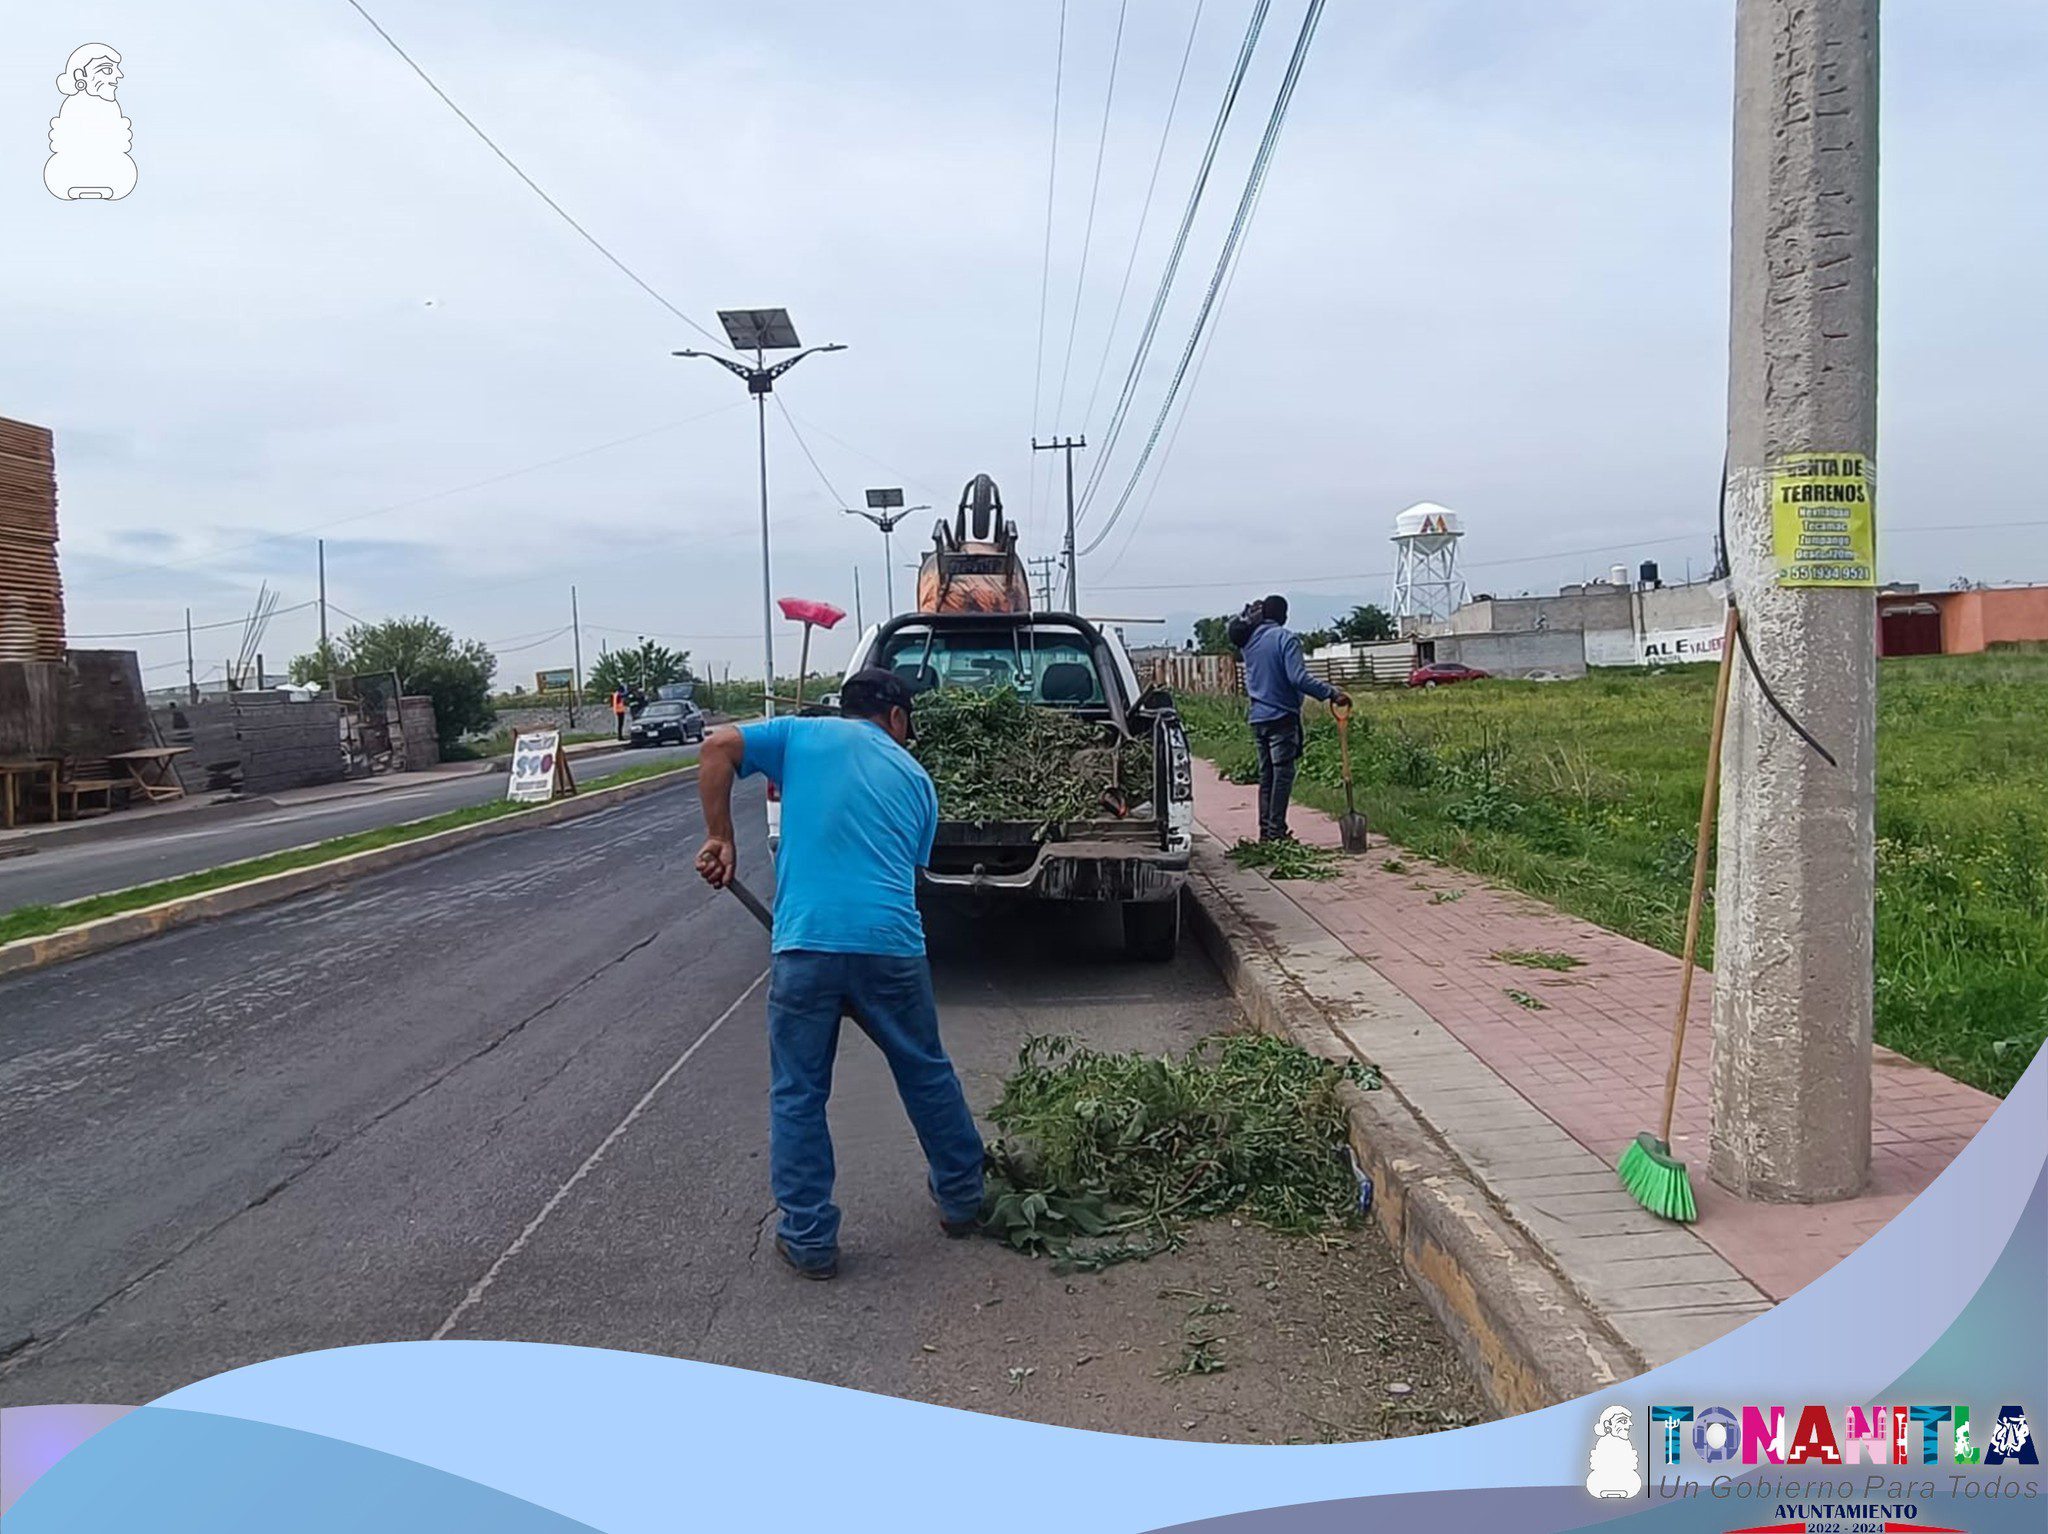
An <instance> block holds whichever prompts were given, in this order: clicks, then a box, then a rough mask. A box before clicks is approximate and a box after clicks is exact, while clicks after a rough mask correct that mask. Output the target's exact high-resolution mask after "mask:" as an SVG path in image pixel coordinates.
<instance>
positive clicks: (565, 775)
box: [505, 730, 576, 804]
mask: <svg viewBox="0 0 2048 1534" xmlns="http://www.w3.org/2000/svg"><path fill="white" fill-rule="evenodd" d="M575 792H576V780H575V778H573V777H571V776H570V774H569V759H568V758H567V757H566V756H564V755H563V754H562V732H561V731H560V730H529V731H527V732H526V733H524V734H520V735H515V736H513V737H512V775H511V777H510V778H509V779H508V780H507V782H506V784H505V797H506V798H507V799H516V800H518V801H520V802H521V803H524V804H541V803H545V802H546V801H548V800H550V799H560V798H562V797H564V796H565V795H568V794H573V793H575Z"/></svg>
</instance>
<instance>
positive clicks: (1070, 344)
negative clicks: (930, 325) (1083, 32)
mask: <svg viewBox="0 0 2048 1534" xmlns="http://www.w3.org/2000/svg"><path fill="white" fill-rule="evenodd" d="M1129 10H1130V0H1119V4H1118V5H1117V8H1116V39H1115V41H1114V42H1112V43H1111V44H1110V48H1109V85H1108V88H1107V89H1106V90H1104V92H1103V95H1102V128H1101V131H1100V132H1098V133H1097V134H1096V137H1095V176H1094V179H1093V180H1091V181H1090V182H1089V183H1088V218H1087V221H1086V222H1085V223H1084V224H1083V225H1082V227H1081V266H1080V269H1079V271H1078V272H1076V273H1075V276H1074V311H1073V314H1072V315H1071V316H1070V317H1069V319H1068V320H1067V355H1066V360H1065V361H1063V362H1062V363H1061V364H1060V390H1059V394H1058V396H1057V398H1056V402H1055V403H1054V405H1053V407H1052V417H1053V419H1052V424H1053V429H1054V430H1055V431H1057V430H1059V429H1060V427H1061V424H1062V422H1063V420H1064V418H1065V416H1066V410H1067V375H1068V374H1070V373H1071V372H1072V371H1073V368H1074V335H1075V333H1076V332H1077V331H1078V330H1079V329H1080V328H1081V300H1082V298H1083V296H1085V294H1086V293H1087V290H1088V251H1089V247H1090V246H1092V245H1093V244H1094V243H1095V205H1096V202H1097V200H1098V199H1099V198H1100V196H1101V193H1102V158H1103V154H1104V152H1105V151H1107V149H1108V148H1109V110H1110V106H1111V105H1112V104H1113V103H1114V102H1115V100H1116V71H1117V65H1118V64H1119V63H1120V62H1121V61H1122V59H1123V55H1124V16H1125V14H1126V13H1127V12H1128V11H1129Z"/></svg>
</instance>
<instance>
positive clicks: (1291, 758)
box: [1252, 714, 1301, 842]
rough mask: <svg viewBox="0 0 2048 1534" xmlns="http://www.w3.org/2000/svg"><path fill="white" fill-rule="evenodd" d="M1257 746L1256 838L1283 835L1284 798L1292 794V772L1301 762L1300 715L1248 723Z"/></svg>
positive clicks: (1262, 838)
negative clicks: (1257, 827)
mask: <svg viewBox="0 0 2048 1534" xmlns="http://www.w3.org/2000/svg"><path fill="white" fill-rule="evenodd" d="M1252 741H1253V743H1254V744H1255V745H1257V746H1258V748H1259V840H1260V841H1262V842H1269V841H1272V840H1274V839H1275V838H1276V837H1281V836H1285V835H1286V834H1287V801H1288V799H1289V798H1290V797H1291V796H1292V795H1293V793H1294V772H1295V768H1296V766H1297V765H1298V764H1299V763H1300V761H1301V716H1300V715H1299V714H1294V715H1290V716H1289V717H1287V718H1285V719H1262V720H1260V721H1259V722H1258V723H1257V724H1255V725H1253V726H1252Z"/></svg>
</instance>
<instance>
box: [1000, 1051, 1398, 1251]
mask: <svg viewBox="0 0 2048 1534" xmlns="http://www.w3.org/2000/svg"><path fill="white" fill-rule="evenodd" d="M1345 1081H1350V1082H1353V1083H1355V1084H1356V1085H1358V1086H1360V1087H1364V1088H1366V1089H1368V1090H1369V1089H1371V1088H1374V1087H1377V1086H1378V1085H1379V1076H1378V1073H1377V1072H1376V1071H1374V1070H1373V1069H1372V1068H1371V1067H1369V1066H1366V1065H1363V1064H1361V1063H1360V1062H1358V1061H1348V1062H1346V1063H1345V1064H1343V1065H1337V1064H1333V1063H1331V1062H1330V1061H1327V1060H1321V1059H1318V1058H1317V1057H1316V1056H1314V1055H1311V1054H1309V1053H1308V1052H1307V1051H1306V1050H1304V1049H1301V1048H1299V1047H1297V1046H1296V1045H1293V1044H1290V1043H1287V1042H1285V1041H1284V1040H1281V1039H1276V1038H1272V1037H1269V1036H1266V1035H1263V1034H1218V1035H1215V1036H1213V1037H1211V1038H1207V1039H1204V1040H1202V1041H1201V1042H1200V1043H1198V1044H1196V1045H1195V1047H1194V1048H1193V1049H1191V1050H1189V1051H1188V1053H1187V1054H1186V1055H1185V1056H1183V1057H1181V1058H1180V1059H1177V1060H1175V1059H1161V1058H1159V1057H1157V1056H1153V1055H1144V1054H1104V1053H1101V1052H1098V1051H1096V1050H1091V1049H1086V1048H1083V1047H1082V1046H1081V1045H1080V1044H1078V1043H1077V1042H1076V1041H1075V1040H1073V1039H1071V1038H1066V1037H1047V1036H1042V1035H1041V1036H1037V1037H1033V1038H1030V1039H1027V1040H1026V1041H1025V1043H1024V1047H1023V1048H1022V1049H1021V1050H1020V1051H1019V1052H1018V1056H1017V1068H1016V1070H1015V1071H1013V1072H1012V1073H1011V1075H1010V1077H1009V1079H1008V1080H1007V1081H1006V1082H1005V1083H1004V1084H1003V1095H1002V1097H1001V1099H1000V1100H999V1101H998V1102H997V1103H996V1105H995V1107H994V1108H993V1109H992V1110H991V1112H990V1117H991V1118H992V1119H993V1120H994V1122H995V1124H996V1127H997V1128H998V1129H999V1130H1000V1131H1001V1134H1000V1137H999V1138H997V1139H996V1140H994V1141H992V1142H991V1143H990V1145H989V1148H988V1154H989V1184H990V1190H991V1193H992V1198H991V1200H990V1207H989V1213H988V1216H987V1220H986V1225H987V1228H988V1230H989V1233H990V1234H992V1235H994V1236H996V1237H998V1238H1000V1239H1002V1240H1004V1241H1006V1242H1008V1243H1009V1245H1010V1246H1011V1247H1012V1248H1014V1249H1015V1250H1017V1251H1019V1252H1023V1253H1026V1254H1028V1255H1031V1256H1046V1257H1051V1258H1052V1259H1053V1260H1054V1262H1055V1263H1056V1265H1057V1267H1058V1269H1059V1270H1060V1271H1063V1272H1064V1271H1073V1270H1082V1271H1094V1270H1097V1269H1100V1268H1105V1267H1108V1266H1110V1265H1112V1264H1114V1263H1119V1262H1127V1261H1131V1260H1134V1259H1143V1258H1147V1257H1151V1256H1154V1255H1156V1254H1158V1253H1160V1252H1163V1251H1171V1250H1173V1249H1175V1248H1176V1247H1178V1246H1179V1245H1180V1244H1181V1241H1182V1239H1183V1238H1184V1235H1185V1232H1186V1228H1187V1225H1188V1223H1189V1222H1190V1221H1193V1220H1198V1219H1203V1218H1205V1217H1209V1216H1213V1215H1238V1216H1241V1217H1243V1218H1245V1219H1249V1220H1253V1221H1255V1222H1257V1223H1258V1224H1261V1225H1264V1226H1267V1227H1268V1228H1270V1229H1272V1230H1277V1231H1281V1232H1283V1233H1286V1234H1290V1235H1307V1234H1311V1233H1314V1232H1318V1231H1322V1230H1326V1229H1328V1228H1330V1227H1331V1226H1334V1225H1340V1224H1344V1223H1347V1222H1349V1221H1352V1220H1355V1219H1356V1218H1357V1214H1358V1197H1359V1189H1358V1182H1357V1178H1356V1176H1355V1175H1354V1173H1353V1172H1352V1171H1351V1168H1350V1164H1349V1160H1348V1158H1347V1156H1346V1154H1345V1151H1346V1140H1345V1129H1346V1121H1345V1113H1344V1102H1343V1098H1342V1097H1341V1096H1340V1095H1339V1093H1338V1085H1339V1083H1341V1082H1345Z"/></svg>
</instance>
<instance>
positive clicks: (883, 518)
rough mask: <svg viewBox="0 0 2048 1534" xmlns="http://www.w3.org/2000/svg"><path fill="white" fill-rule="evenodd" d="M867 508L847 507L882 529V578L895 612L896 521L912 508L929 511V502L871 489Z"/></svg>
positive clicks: (891, 610)
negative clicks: (893, 536)
mask: <svg viewBox="0 0 2048 1534" xmlns="http://www.w3.org/2000/svg"><path fill="white" fill-rule="evenodd" d="M868 506H869V507H870V509H869V510H867V511H862V510H861V509H860V508H859V507H858V506H848V507H846V508H845V511H846V514H847V515H848V516H849V517H866V518H867V519H868V520H869V521H870V522H872V523H874V524H875V526H877V527H879V528H880V529H881V530H882V580H883V581H884V583H885V584H886V586H887V588H888V592H887V594H888V598H889V616H890V617H892V618H893V617H895V616H896V561H895V559H894V557H893V555H892V553H891V549H892V545H891V542H890V539H889V535H890V534H891V533H893V532H895V531H896V527H897V524H898V523H900V522H901V521H902V520H903V519H904V518H905V517H907V516H909V515H910V514H911V513H912V512H913V511H930V510H931V507H929V506H905V505H904V504H903V492H902V491H901V490H895V489H890V490H870V491H869V492H868Z"/></svg>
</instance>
